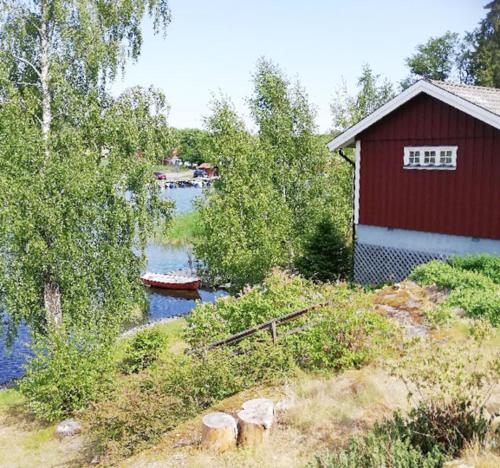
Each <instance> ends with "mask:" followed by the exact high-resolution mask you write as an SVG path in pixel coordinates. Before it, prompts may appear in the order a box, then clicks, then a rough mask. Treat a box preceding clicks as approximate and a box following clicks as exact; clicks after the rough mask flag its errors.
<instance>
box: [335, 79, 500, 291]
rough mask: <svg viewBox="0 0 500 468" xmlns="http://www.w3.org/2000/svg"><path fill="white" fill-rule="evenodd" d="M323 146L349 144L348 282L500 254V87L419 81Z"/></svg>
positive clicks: (380, 278) (392, 276) (369, 280)
mask: <svg viewBox="0 0 500 468" xmlns="http://www.w3.org/2000/svg"><path fill="white" fill-rule="evenodd" d="M328 147H329V149H330V150H331V151H335V150H338V149H341V148H345V147H354V148H355V155H356V161H355V163H356V170H355V184H354V185H355V190H354V224H355V259H354V278H355V280H356V281H358V282H362V283H380V282H383V281H386V280H400V279H402V278H404V277H405V276H406V275H407V274H408V273H409V272H410V271H411V269H412V268H413V267H414V266H416V265H417V264H419V263H423V262H426V261H429V260H430V259H432V258H445V257H448V256H451V255H463V254H469V253H483V252H484V253H491V254H496V255H500V89H494V88H484V87H478V86H467V85H458V84H450V83H443V82H435V81H432V82H430V81H424V80H422V81H419V82H417V83H415V84H414V85H413V86H411V87H410V88H408V89H406V90H405V91H404V92H402V93H401V94H399V95H398V96H396V97H395V98H394V99H392V100H391V101H389V102H388V103H387V104H385V105H384V106H382V107H380V108H379V109H378V110H376V111H375V112H373V113H372V114H370V115H369V116H367V117H366V118H365V119H363V120H361V121H360V122H358V123H357V124H356V125H353V126H352V127H350V128H349V129H347V130H346V131H345V132H343V133H342V134H340V135H339V136H337V137H336V138H335V139H334V140H333V141H331V142H330V143H329V145H328Z"/></svg>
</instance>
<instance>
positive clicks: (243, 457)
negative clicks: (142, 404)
mask: <svg viewBox="0 0 500 468" xmlns="http://www.w3.org/2000/svg"><path fill="white" fill-rule="evenodd" d="M261 396H267V397H270V398H272V399H273V400H274V401H275V402H276V403H278V408H279V407H280V406H281V405H284V406H285V408H284V409H281V410H278V412H277V423H276V424H275V426H274V428H273V430H272V432H271V436H270V439H269V441H268V442H267V443H266V444H264V445H263V446H262V447H259V448H257V449H255V450H252V451H249V450H233V451H230V452H228V453H225V454H223V455H220V456H215V455H213V454H210V453H207V452H204V451H201V450H199V449H198V442H199V439H200V435H201V431H200V429H201V417H202V416H199V417H197V418H196V419H194V420H192V421H189V422H187V423H186V424H183V425H182V426H180V427H178V428H177V430H176V431H174V432H173V433H171V434H169V435H168V436H166V437H165V438H164V439H163V441H162V442H161V443H160V444H159V445H158V446H157V447H155V448H154V449H152V450H149V451H147V452H144V453H142V454H140V455H138V456H136V457H134V458H132V459H130V460H127V461H126V462H124V463H123V465H122V466H130V467H132V466H133V467H140V466H144V467H146V466H147V467H154V466H158V467H160V466H186V467H206V466H210V467H229V466H231V467H233V466H242V467H245V466H248V467H250V466H253V467H255V466H259V467H271V466H272V467H274V468H278V467H294V466H304V464H306V463H307V462H310V461H311V460H312V458H313V457H314V454H315V453H317V452H319V451H322V450H326V449H328V448H332V447H335V446H338V445H341V444H342V443H344V442H345V441H346V440H347V438H348V437H349V436H350V435H352V434H354V433H356V432H359V431H363V430H365V429H366V428H368V427H370V426H371V425H373V423H374V422H375V421H377V420H380V419H382V418H384V417H386V416H390V415H391V414H392V412H393V411H395V410H397V409H404V408H406V390H405V388H404V386H403V384H402V383H401V382H399V381H397V380H395V379H394V378H392V377H390V376H389V375H388V374H387V373H385V372H384V371H382V370H380V369H377V368H375V367H367V368H364V369H361V370H353V371H349V372H346V373H343V374H341V375H339V376H332V377H321V376H317V377H311V376H306V375H304V376H303V377H302V378H299V379H298V380H296V381H294V382H293V383H289V384H287V385H285V386H283V387H277V388H268V389H262V388H261V389H253V390H252V391H247V392H244V393H243V394H239V395H236V396H235V397H232V398H230V399H228V400H225V401H224V402H222V403H221V404H219V405H217V406H215V407H214V408H212V411H217V410H222V411H226V412H229V413H235V412H236V411H237V410H238V409H239V407H240V406H241V403H242V402H243V401H245V400H247V399H250V398H255V397H261ZM286 406H289V407H288V408H286Z"/></svg>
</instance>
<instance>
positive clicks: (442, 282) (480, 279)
mask: <svg viewBox="0 0 500 468" xmlns="http://www.w3.org/2000/svg"><path fill="white" fill-rule="evenodd" d="M499 271H500V259H499V257H494V256H489V255H473V256H466V257H453V258H451V259H450V260H449V263H443V262H440V261H436V260H435V261H432V262H430V263H427V264H425V265H420V266H418V267H417V268H415V270H413V273H412V274H411V276H410V277H411V278H412V279H414V280H415V281H417V282H418V283H420V284H425V285H428V284H436V285H437V286H439V287H440V288H446V289H449V290H450V296H449V297H448V298H447V300H446V301H445V302H444V303H443V304H441V305H440V306H439V307H437V308H436V310H435V311H433V312H431V315H430V319H431V320H433V319H436V320H437V321H441V322H444V321H446V320H447V319H448V318H449V307H450V306H451V307H461V308H462V309H464V310H465V312H466V313H467V315H469V316H471V317H475V318H478V317H484V318H487V319H488V320H490V322H491V323H492V324H493V325H495V326H496V325H498V324H499V323H500V287H499V283H500V274H499Z"/></svg>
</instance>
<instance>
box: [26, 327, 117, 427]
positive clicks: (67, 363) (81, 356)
mask: <svg viewBox="0 0 500 468" xmlns="http://www.w3.org/2000/svg"><path fill="white" fill-rule="evenodd" d="M112 342H113V340H112V339H111V338H110V337H108V336H107V334H106V333H102V332H101V331H99V332H96V331H94V332H88V331H87V332H74V333H72V334H71V335H70V334H67V333H65V332H64V331H57V332H53V333H51V334H50V335H49V336H47V337H36V338H35V340H34V345H33V352H34V356H33V358H32V359H31V360H30V361H29V362H28V364H27V366H26V375H25V376H24V377H23V379H22V380H21V383H20V390H21V392H22V394H23V395H24V396H25V397H26V398H27V400H28V405H29V408H30V409H31V410H32V411H33V412H34V413H35V414H36V415H37V416H38V417H39V418H41V419H44V420H47V421H55V420H57V419H61V418H63V417H65V416H68V415H70V414H71V413H73V412H74V411H76V410H79V409H82V408H84V407H85V406H87V405H88V404H89V403H90V402H92V401H95V400H97V399H98V398H99V397H101V396H103V395H104V394H106V393H107V392H108V391H109V390H110V388H111V385H112V382H113V379H114V376H115V370H116V369H115V364H114V359H113V352H112Z"/></svg>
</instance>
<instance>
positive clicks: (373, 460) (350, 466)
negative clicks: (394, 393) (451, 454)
mask: <svg viewBox="0 0 500 468" xmlns="http://www.w3.org/2000/svg"><path fill="white" fill-rule="evenodd" d="M401 421H402V420H401V417H400V416H399V415H397V414H396V415H395V417H394V419H393V420H389V421H386V422H385V423H383V424H380V425H375V427H374V428H373V429H372V430H371V431H370V432H369V433H368V434H367V435H364V436H357V437H352V438H351V439H350V440H349V443H348V445H347V447H346V448H344V449H341V450H337V451H334V452H330V453H327V454H326V455H323V456H320V457H317V463H318V465H319V466H321V467H322V468H323V467H324V468H359V467H363V468H380V467H394V468H438V467H441V466H443V463H444V462H445V461H446V456H445V455H444V454H443V453H441V451H440V450H439V448H438V447H436V448H435V449H433V450H432V451H431V452H430V453H425V454H424V453H422V451H421V450H420V449H419V448H418V447H414V446H413V445H412V444H411V441H410V440H409V439H408V438H406V437H404V435H403V434H401V433H400V431H401V427H400V426H401Z"/></svg>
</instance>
